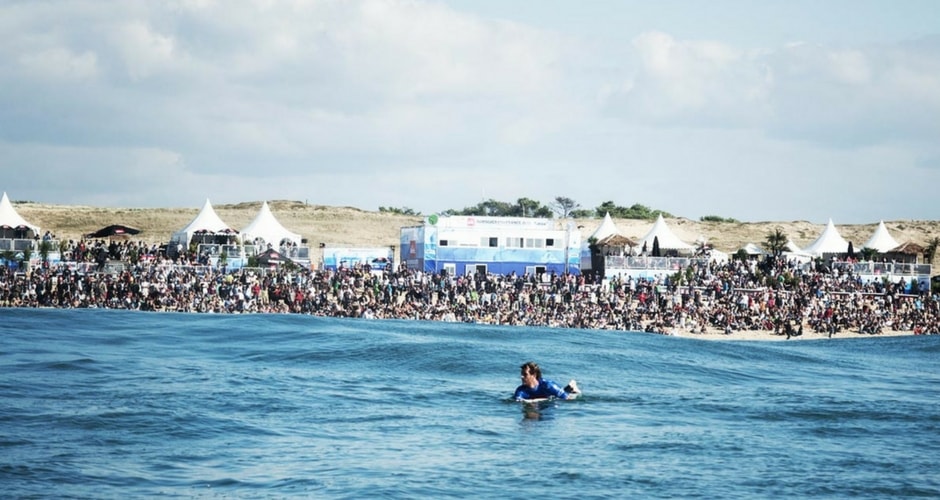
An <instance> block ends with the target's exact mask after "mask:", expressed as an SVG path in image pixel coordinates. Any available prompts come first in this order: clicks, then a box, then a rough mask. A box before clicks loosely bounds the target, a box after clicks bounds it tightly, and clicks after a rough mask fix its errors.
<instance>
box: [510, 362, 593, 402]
mask: <svg viewBox="0 0 940 500" xmlns="http://www.w3.org/2000/svg"><path fill="white" fill-rule="evenodd" d="M519 369H520V378H522V385H520V386H519V387H516V392H515V394H513V398H514V399H515V400H516V401H528V400H533V399H548V398H551V397H555V398H558V399H574V398H576V397H578V396H579V395H580V394H581V389H578V383H577V382H575V381H574V380H571V381H570V382H568V385H566V386H565V387H564V388H562V387H559V385H558V384H556V383H555V382H553V381H551V380H547V379H544V378H542V369H541V368H539V365H538V364H536V363H535V362H533V361H529V362H528V363H525V364H523V365H522V366H521V367H519Z"/></svg>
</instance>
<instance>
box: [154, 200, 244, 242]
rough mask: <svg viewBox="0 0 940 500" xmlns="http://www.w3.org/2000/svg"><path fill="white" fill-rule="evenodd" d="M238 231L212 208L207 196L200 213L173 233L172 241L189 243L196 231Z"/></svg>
mask: <svg viewBox="0 0 940 500" xmlns="http://www.w3.org/2000/svg"><path fill="white" fill-rule="evenodd" d="M237 232H238V231H235V230H234V229H232V228H230V227H229V226H228V224H226V223H224V222H222V219H220V218H219V216H218V215H217V214H216V213H215V210H214V209H213V208H212V204H211V203H209V199H208V198H206V203H205V205H203V206H202V210H200V211H199V215H197V216H196V218H195V219H193V220H192V221H191V222H190V223H189V224H187V225H186V227H184V228H183V229H180V230H179V231H177V232H175V233H173V237H172V238H170V241H171V242H173V243H182V244H184V245H188V244H189V241H190V240H192V238H193V235H194V234H196V233H207V234H235V233H237Z"/></svg>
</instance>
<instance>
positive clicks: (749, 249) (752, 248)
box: [741, 243, 767, 255]
mask: <svg viewBox="0 0 940 500" xmlns="http://www.w3.org/2000/svg"><path fill="white" fill-rule="evenodd" d="M741 249H742V250H744V252H745V253H747V254H748V255H766V254H767V252H765V251H764V249H763V248H761V247H759V246H757V245H755V244H754V243H748V244H747V245H744V247H742V248H741Z"/></svg>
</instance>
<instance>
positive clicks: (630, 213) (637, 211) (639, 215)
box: [594, 201, 673, 220]
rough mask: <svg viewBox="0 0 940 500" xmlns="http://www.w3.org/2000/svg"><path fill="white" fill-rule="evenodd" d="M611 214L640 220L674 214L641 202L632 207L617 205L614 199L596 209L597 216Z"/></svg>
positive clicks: (616, 216)
mask: <svg viewBox="0 0 940 500" xmlns="http://www.w3.org/2000/svg"><path fill="white" fill-rule="evenodd" d="M608 213H609V214H610V216H611V217H613V218H616V219H638V220H653V219H655V218H657V217H659V216H660V215H662V216H663V217H668V218H671V217H673V215H672V214H670V213H669V212H664V211H662V210H653V209H651V208H650V207H647V206H646V205H641V204H639V203H634V204H633V206H630V207H621V206H618V205H615V204H614V202H612V201H605V202H604V203H601V204H600V206H598V207H597V208H595V209H594V214H595V215H596V216H597V217H603V216H604V214H608Z"/></svg>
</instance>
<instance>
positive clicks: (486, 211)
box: [441, 198, 552, 217]
mask: <svg viewBox="0 0 940 500" xmlns="http://www.w3.org/2000/svg"><path fill="white" fill-rule="evenodd" d="M441 213H442V214H443V215H478V216H494V217H551V216H552V209H551V208H549V207H546V206H544V205H542V204H541V203H539V202H537V201H535V200H531V199H529V198H519V199H518V200H516V202H515V203H510V202H505V201H496V200H494V199H492V198H490V199H489V200H486V201H481V202H480V203H477V204H476V206H473V207H466V208H464V209H463V210H454V209H448V210H444V211H443V212H441Z"/></svg>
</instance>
